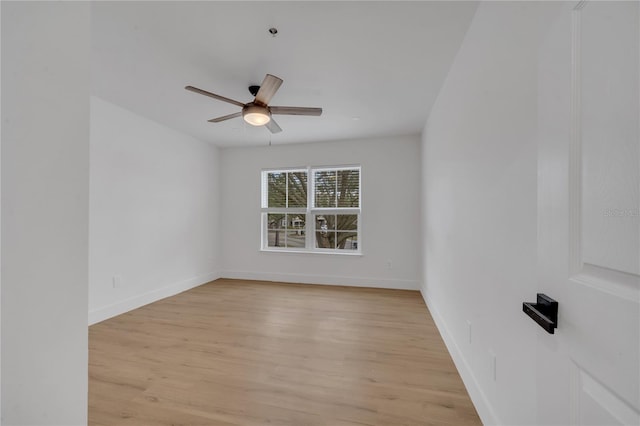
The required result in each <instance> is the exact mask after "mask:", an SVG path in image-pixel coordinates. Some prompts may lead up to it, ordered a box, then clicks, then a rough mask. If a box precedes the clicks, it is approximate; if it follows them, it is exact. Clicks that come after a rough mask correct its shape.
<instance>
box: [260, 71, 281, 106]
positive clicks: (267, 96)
mask: <svg viewBox="0 0 640 426" xmlns="http://www.w3.org/2000/svg"><path fill="white" fill-rule="evenodd" d="M281 84H282V79H281V78H278V77H276V76H275V75H271V74H267V75H266V76H265V77H264V80H262V84H261V85H260V90H258V93H257V94H256V99H255V101H254V102H255V103H257V104H260V105H265V106H266V105H269V101H270V100H271V98H273V95H275V94H276V92H277V91H278V89H279V88H280V85H281Z"/></svg>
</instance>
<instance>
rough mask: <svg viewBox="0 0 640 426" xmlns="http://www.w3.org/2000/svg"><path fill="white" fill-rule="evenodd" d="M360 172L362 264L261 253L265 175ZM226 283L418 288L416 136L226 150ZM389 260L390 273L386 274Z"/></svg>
mask: <svg viewBox="0 0 640 426" xmlns="http://www.w3.org/2000/svg"><path fill="white" fill-rule="evenodd" d="M341 164H360V165H361V166H362V216H361V220H362V235H361V236H360V237H359V240H360V244H361V248H362V253H363V255H362V256H345V255H343V256H340V255H325V254H311V253H304V254H298V253H295V254H294V253H273V252H262V251H260V171H261V170H262V169H263V168H278V167H298V166H321V165H341ZM221 170H222V175H221V176H222V216H221V218H222V226H221V227H222V252H223V265H224V268H223V272H222V275H223V276H224V277H229V278H245V279H263V280H276V281H286V282H303V283H318V284H342V285H354V286H368V287H389V288H413V289H417V288H418V287H419V274H420V266H419V265H420V255H419V250H420V232H419V226H420V214H419V208H420V192H419V185H420V156H419V138H418V137H417V136H405V137H397V136H396V137H389V138H382V139H370V140H353V141H341V142H323V143H312V144H299V145H280V146H271V147H268V146H265V147H255V148H235V149H234V148H227V149H223V150H222V169H221ZM388 260H391V262H392V268H391V269H389V268H388Z"/></svg>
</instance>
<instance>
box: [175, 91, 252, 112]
mask: <svg viewBox="0 0 640 426" xmlns="http://www.w3.org/2000/svg"><path fill="white" fill-rule="evenodd" d="M185 89H187V90H189V91H190V92H194V93H199V94H201V95H205V96H209V97H210V98H213V99H217V100H219V101H223V102H228V103H230V104H234V105H238V106H239V107H241V108H242V107H243V106H244V104H243V103H242V102H238V101H234V100H233V99H229V98H225V97H224V96H220V95H216V94H215V93H211V92H207V91H206V90H202V89H198V88H197V87H193V86H186V87H185Z"/></svg>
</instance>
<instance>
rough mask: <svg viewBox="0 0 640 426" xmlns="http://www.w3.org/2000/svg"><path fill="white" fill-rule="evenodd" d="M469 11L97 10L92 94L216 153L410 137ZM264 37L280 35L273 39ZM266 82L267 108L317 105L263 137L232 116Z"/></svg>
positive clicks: (139, 6)
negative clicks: (272, 90) (274, 89)
mask: <svg viewBox="0 0 640 426" xmlns="http://www.w3.org/2000/svg"><path fill="white" fill-rule="evenodd" d="M475 7H476V4H475V3H469V2H395V1H389V2H238V1H236V2H178V1H177V2H96V3H93V5H92V61H93V63H92V67H93V68H92V86H93V88H92V90H93V94H94V95H96V96H98V97H101V98H103V99H105V100H107V101H109V102H112V103H115V104H117V105H120V106H121V107H124V108H126V109H129V110H131V111H133V112H135V113H137V114H139V115H141V116H144V117H147V118H150V119H152V120H155V121H157V122H160V123H163V124H165V125H167V126H169V127H172V128H174V129H177V130H179V131H182V132H184V133H187V134H190V135H192V136H194V137H196V138H198V139H200V140H203V141H207V142H210V143H213V144H215V145H218V146H250V145H262V144H267V143H268V142H269V139H270V138H271V140H272V143H273V144H277V143H297V142H312V141H322V140H337V139H351V138H365V137H370V136H388V135H399V134H415V133H419V132H420V131H421V130H422V128H423V126H424V124H425V122H426V118H427V115H428V113H429V111H430V109H431V106H432V104H433V102H434V101H435V98H436V96H437V94H438V91H439V89H440V87H441V85H442V83H443V81H444V79H445V77H446V74H447V72H448V70H449V67H450V65H451V62H452V61H453V58H454V57H455V55H456V53H457V51H458V48H459V46H460V44H461V42H462V39H463V37H464V34H465V32H466V30H467V28H468V26H469V23H470V21H471V18H472V17H473V13H474V12H475ZM270 27H276V28H278V30H279V34H278V36H277V37H275V38H274V37H271V35H270V34H269V32H268V29H269V28H270ZM266 73H270V74H274V75H276V76H278V77H280V78H282V79H283V80H284V83H283V84H282V86H281V87H280V90H279V91H278V93H277V94H276V95H275V96H274V98H273V99H272V101H271V104H272V105H285V106H309V107H322V108H323V109H324V113H323V114H322V116H321V117H301V116H275V117H274V118H275V119H276V121H277V122H278V124H280V126H281V127H282V128H283V132H282V133H279V134H275V135H271V134H270V133H269V131H268V130H267V129H266V128H263V127H252V126H250V125H248V124H245V123H244V121H243V120H242V119H241V118H236V119H233V120H230V121H227V122H224V123H219V124H213V123H208V122H207V120H208V119H210V118H213V117H217V116H221V115H226V114H230V113H233V112H236V111H238V110H239V108H238V107H236V106H234V105H231V104H227V103H223V102H219V101H216V100H214V99H211V98H207V97H204V96H201V95H198V94H194V93H191V92H188V91H186V90H184V86H186V85H193V86H196V87H199V88H202V89H205V90H208V91H210V92H214V93H217V94H220V95H223V96H226V97H230V98H233V99H236V100H238V101H240V102H249V101H250V100H252V96H251V95H250V94H249V91H248V90H247V87H248V86H249V85H250V84H260V82H261V81H262V79H263V78H264V75H265V74H266Z"/></svg>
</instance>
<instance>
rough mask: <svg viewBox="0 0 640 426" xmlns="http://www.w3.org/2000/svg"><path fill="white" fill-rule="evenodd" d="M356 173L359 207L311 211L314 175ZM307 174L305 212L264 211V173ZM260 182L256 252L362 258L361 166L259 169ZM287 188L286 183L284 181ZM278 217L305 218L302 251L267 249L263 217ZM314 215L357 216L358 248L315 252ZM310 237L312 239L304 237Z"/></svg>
mask: <svg viewBox="0 0 640 426" xmlns="http://www.w3.org/2000/svg"><path fill="white" fill-rule="evenodd" d="M353 169H358V170H359V173H358V200H359V203H360V207H358V208H355V207H344V208H333V207H330V208H326V207H314V204H315V172H324V171H340V170H353ZM276 171H278V172H307V207H306V208H286V207H265V206H267V205H268V200H267V193H268V191H267V190H268V188H267V187H266V185H268V184H267V180H266V179H265V178H264V176H265V173H269V172H276ZM260 180H261V192H260V197H261V203H260V206H261V209H260V210H261V212H260V228H261V233H260V251H263V252H271V253H298V254H325V255H326V254H329V255H337V256H362V255H363V253H362V166H361V165H356V164H354V165H341V166H306V167H279V168H270V169H262V170H261V171H260ZM287 185H288V180H287ZM269 213H279V214H304V215H305V216H306V217H305V219H306V220H305V235H306V236H307V237H306V238H305V247H304V248H291V247H269V246H268V244H269V243H268V241H269V229H268V227H267V226H265V225H266V223H267V219H266V217H267V214H269ZM316 214H357V215H358V227H357V229H356V232H357V233H358V248H357V249H356V250H346V249H344V250H340V249H327V248H318V247H316V246H315V232H316V230H315V219H314V218H315V215H316ZM309 235H313V237H312V238H310V237H308V236H309Z"/></svg>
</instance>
